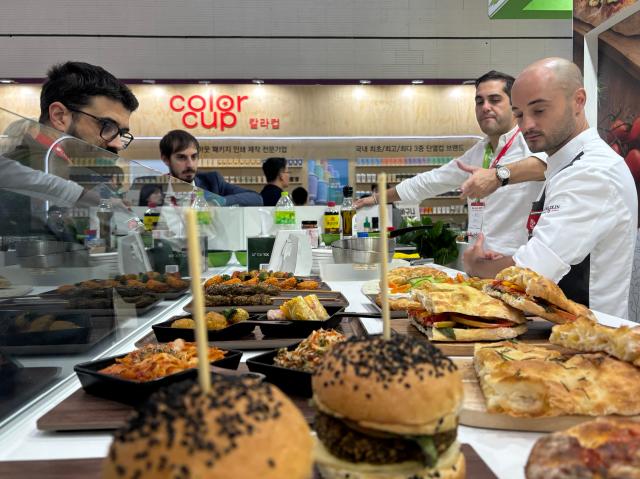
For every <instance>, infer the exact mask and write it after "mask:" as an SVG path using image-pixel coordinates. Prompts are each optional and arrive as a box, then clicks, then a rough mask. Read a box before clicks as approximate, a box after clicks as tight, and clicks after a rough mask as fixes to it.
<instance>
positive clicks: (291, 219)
mask: <svg viewBox="0 0 640 479" xmlns="http://www.w3.org/2000/svg"><path fill="white" fill-rule="evenodd" d="M274 223H275V225H276V228H277V229H279V230H293V229H295V228H296V208H295V206H294V205H293V202H292V201H291V198H289V192H288V191H283V192H282V193H280V199H279V200H278V202H277V203H276V206H275V211H274Z"/></svg>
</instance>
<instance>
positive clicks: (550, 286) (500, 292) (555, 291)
mask: <svg viewBox="0 0 640 479" xmlns="http://www.w3.org/2000/svg"><path fill="white" fill-rule="evenodd" d="M484 292H485V293H487V294H488V295H490V296H493V297H495V298H500V299H501V300H502V301H504V302H505V303H507V304H509V305H510V306H513V307H514V308H517V309H519V310H521V311H524V312H525V313H529V314H534V315H536V316H540V317H541V318H545V319H548V320H549V321H552V322H554V323H557V324H563V323H566V322H567V321H573V320H575V319H576V318H577V317H578V316H585V317H587V318H589V319H591V320H593V321H595V316H594V315H593V313H592V312H591V311H590V310H589V308H587V307H586V306H584V305H582V304H579V303H576V302H575V301H571V300H570V299H568V298H567V297H566V296H565V294H564V292H563V291H562V290H561V289H560V287H559V286H558V285H557V284H556V283H554V282H553V281H551V280H550V279H548V278H545V277H544V276H542V275H541V274H538V273H536V272H535V271H533V270H531V269H529V268H520V267H518V266H510V267H509V268H505V269H503V270H502V271H500V272H499V273H498V274H497V275H496V278H495V280H494V281H493V283H491V284H488V285H485V287H484Z"/></svg>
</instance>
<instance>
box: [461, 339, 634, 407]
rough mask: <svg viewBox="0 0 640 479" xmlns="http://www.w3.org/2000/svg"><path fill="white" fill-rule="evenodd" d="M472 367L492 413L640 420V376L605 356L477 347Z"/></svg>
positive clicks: (510, 345)
mask: <svg viewBox="0 0 640 479" xmlns="http://www.w3.org/2000/svg"><path fill="white" fill-rule="evenodd" d="M474 367H475V370H476V373H477V375H478V379H479V381H480V386H481V388H482V392H483V394H484V397H485V400H486V403H487V411H489V412H490V413H503V414H509V415H510V416H514V417H549V416H565V415H586V416H605V415H609V414H620V415H625V416H631V415H636V414H640V402H638V399H637V398H638V397H640V370H639V369H637V368H635V367H634V366H632V365H630V364H628V363H625V362H623V361H619V360H617V359H613V358H611V357H609V356H607V355H604V354H599V353H597V354H576V355H570V356H565V355H563V354H562V353H560V352H559V351H556V350H551V349H547V348H542V347H536V346H530V345H528V344H525V343H520V342H500V343H493V344H476V346H475V352H474Z"/></svg>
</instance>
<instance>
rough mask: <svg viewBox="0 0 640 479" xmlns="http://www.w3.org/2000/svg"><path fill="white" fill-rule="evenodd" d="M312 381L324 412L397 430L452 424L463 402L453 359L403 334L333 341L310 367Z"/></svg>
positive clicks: (413, 430)
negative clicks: (316, 364)
mask: <svg viewBox="0 0 640 479" xmlns="http://www.w3.org/2000/svg"><path fill="white" fill-rule="evenodd" d="M425 351H426V352H425ZM425 355H428V356H430V357H431V359H426V358H425ZM312 387H313V393H314V401H315V403H316V405H317V406H318V408H319V409H321V410H322V411H323V412H325V413H327V414H329V415H332V416H335V417H338V418H348V419H349V420H350V421H353V422H356V423H358V424H360V425H361V426H363V427H367V428H369V429H378V430H381V431H388V432H393V433H399V434H413V435H416V434H435V433H437V432H442V431H448V430H451V429H455V427H456V426H457V416H458V411H459V410H460V407H461V405H462V377H461V375H460V372H459V371H458V369H457V368H456V366H455V365H454V364H453V362H452V361H451V360H450V359H449V358H447V357H446V356H444V355H443V354H442V353H441V352H440V351H439V350H438V349H436V348H435V347H433V346H431V345H430V344H429V343H426V342H424V341H420V340H418V339H415V338H410V337H408V336H398V337H395V336H393V337H392V339H391V340H384V339H383V338H382V337H380V336H377V337H373V338H368V339H366V340H365V339H362V340H348V341H345V342H342V343H338V344H336V345H335V346H334V347H333V348H332V349H331V350H330V352H329V353H328V354H327V355H326V356H325V358H324V360H323V361H322V363H321V364H320V366H319V367H318V369H317V370H316V372H315V373H314V375H313V377H312Z"/></svg>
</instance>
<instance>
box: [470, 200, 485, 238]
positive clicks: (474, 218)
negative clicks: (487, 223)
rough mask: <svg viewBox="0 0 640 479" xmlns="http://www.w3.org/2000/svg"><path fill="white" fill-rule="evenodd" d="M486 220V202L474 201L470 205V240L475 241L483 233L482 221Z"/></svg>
mask: <svg viewBox="0 0 640 479" xmlns="http://www.w3.org/2000/svg"><path fill="white" fill-rule="evenodd" d="M483 219H484V201H474V202H472V203H471V204H470V205H469V227H468V231H467V234H468V235H469V239H472V238H473V239H475V238H477V237H478V235H479V234H480V233H482V221H483Z"/></svg>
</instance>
